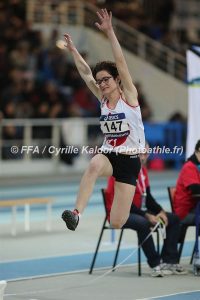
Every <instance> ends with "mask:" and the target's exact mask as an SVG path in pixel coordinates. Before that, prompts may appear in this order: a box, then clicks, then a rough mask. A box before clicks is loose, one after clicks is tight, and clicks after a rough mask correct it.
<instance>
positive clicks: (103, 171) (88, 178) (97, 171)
mask: <svg viewBox="0 0 200 300" xmlns="http://www.w3.org/2000/svg"><path fill="white" fill-rule="evenodd" d="M112 173H113V169H112V165H111V163H110V161H109V160H108V158H107V157H106V156H105V155H103V154H97V155H96V156H94V157H93V158H92V159H91V161H90V164H89V166H88V168H87V169H86V171H85V173H84V175H83V177H82V179H81V183H80V187H79V192H78V195H77V200H76V205H75V208H76V209H77V210H78V211H79V212H80V213H82V212H83V210H84V208H85V207H86V205H87V202H88V200H89V198H90V196H91V194H92V191H93V188H94V185H95V182H96V180H97V178H98V177H100V176H105V177H108V176H111V175H112Z"/></svg>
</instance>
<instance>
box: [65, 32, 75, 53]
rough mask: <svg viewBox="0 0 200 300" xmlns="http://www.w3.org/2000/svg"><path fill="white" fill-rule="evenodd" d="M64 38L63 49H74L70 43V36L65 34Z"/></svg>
mask: <svg viewBox="0 0 200 300" xmlns="http://www.w3.org/2000/svg"><path fill="white" fill-rule="evenodd" d="M64 38H65V42H66V45H65V47H66V48H67V49H68V50H69V51H73V50H74V49H75V46H74V44H73V42H72V39H71V36H70V35H69V34H67V33H65V34H64Z"/></svg>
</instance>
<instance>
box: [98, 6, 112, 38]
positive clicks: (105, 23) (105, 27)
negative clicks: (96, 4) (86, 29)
mask: <svg viewBox="0 0 200 300" xmlns="http://www.w3.org/2000/svg"><path fill="white" fill-rule="evenodd" d="M97 16H98V17H99V21H100V24H99V23H97V22H96V23H95V25H96V26H97V28H98V29H99V30H101V31H103V32H105V33H107V32H108V31H110V30H112V13H111V12H110V13H108V11H107V9H101V11H100V12H97Z"/></svg>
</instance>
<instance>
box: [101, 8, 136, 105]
mask: <svg viewBox="0 0 200 300" xmlns="http://www.w3.org/2000/svg"><path fill="white" fill-rule="evenodd" d="M97 15H98V17H99V23H95V25H96V26H97V27H98V28H99V30H101V31H103V32H104V33H105V34H106V35H107V37H108V39H109V41H110V44H111V48H112V52H113V56H114V59H115V63H116V66H117V70H118V72H119V76H120V80H121V83H122V86H123V92H124V95H125V97H126V100H127V102H128V103H129V104H130V105H138V100H137V90H136V88H135V86H134V84H133V82H132V78H131V75H130V73H129V70H128V66H127V63H126V60H125V58H124V55H123V52H122V49H121V46H120V44H119V42H118V39H117V37H116V35H115V32H114V29H113V26H112V13H111V12H110V13H109V14H108V12H107V10H106V9H102V10H101V11H100V12H97Z"/></svg>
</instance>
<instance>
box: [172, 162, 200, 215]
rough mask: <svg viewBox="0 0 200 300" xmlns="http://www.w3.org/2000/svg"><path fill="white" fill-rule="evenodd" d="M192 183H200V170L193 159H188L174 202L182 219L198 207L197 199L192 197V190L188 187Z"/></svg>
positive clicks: (177, 185) (180, 177)
mask: <svg viewBox="0 0 200 300" xmlns="http://www.w3.org/2000/svg"><path fill="white" fill-rule="evenodd" d="M192 184H200V172H199V170H198V168H197V166H196V165H195V164H194V163H193V162H192V161H187V162H186V163H185V164H184V165H183V168H182V169H181V172H180V174H179V177H178V180H177V184H176V192H175V195H174V202H173V206H174V210H175V213H176V214H177V215H178V216H179V218H180V219H184V218H185V217H186V216H187V215H188V213H189V212H190V211H191V210H192V209H193V208H195V207H196V203H197V200H196V199H194V198H192V191H191V190H190V189H189V188H188V187H189V186H190V185H192Z"/></svg>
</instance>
